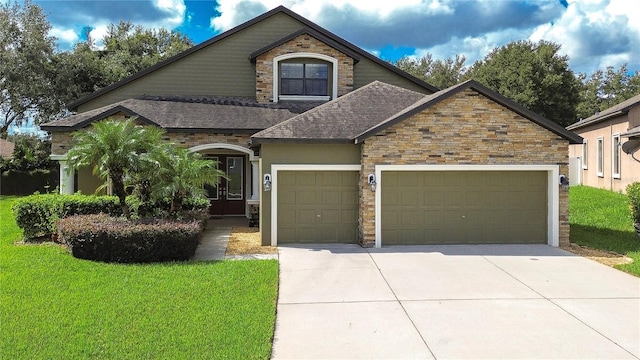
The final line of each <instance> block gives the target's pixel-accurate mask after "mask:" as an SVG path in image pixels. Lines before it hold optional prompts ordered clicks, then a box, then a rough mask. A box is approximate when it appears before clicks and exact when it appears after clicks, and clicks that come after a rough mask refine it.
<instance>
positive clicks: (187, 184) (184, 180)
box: [153, 144, 227, 214]
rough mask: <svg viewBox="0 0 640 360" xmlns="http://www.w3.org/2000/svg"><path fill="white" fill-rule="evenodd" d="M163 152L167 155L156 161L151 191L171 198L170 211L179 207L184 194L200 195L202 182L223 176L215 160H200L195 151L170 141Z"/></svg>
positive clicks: (186, 195) (180, 207)
mask: <svg viewBox="0 0 640 360" xmlns="http://www.w3.org/2000/svg"><path fill="white" fill-rule="evenodd" d="M165 153H166V154H168V156H166V157H164V159H163V160H164V161H162V162H161V163H160V168H159V172H158V181H157V182H155V184H154V191H153V192H154V193H155V194H157V195H160V196H163V197H169V198H170V199H171V210H170V211H171V213H172V214H176V213H178V212H179V211H180V210H182V205H183V204H184V200H185V199H186V198H187V197H189V196H204V194H205V191H204V185H207V184H208V185H214V184H216V183H217V182H218V180H219V179H220V177H224V178H227V177H226V175H225V173H224V172H223V171H222V170H218V168H217V163H216V162H215V161H213V160H207V159H203V158H202V156H201V155H200V154H199V153H194V152H190V151H189V150H187V149H184V148H180V147H176V146H174V145H173V144H168V145H167V151H166V152H165Z"/></svg>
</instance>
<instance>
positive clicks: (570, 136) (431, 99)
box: [354, 80, 582, 144]
mask: <svg viewBox="0 0 640 360" xmlns="http://www.w3.org/2000/svg"><path fill="white" fill-rule="evenodd" d="M466 89H472V90H474V91H476V92H477V93H479V94H481V95H483V96H485V97H487V98H489V99H490V100H492V101H494V102H496V103H498V104H500V105H502V106H504V107H506V108H508V109H509V110H511V111H513V112H515V113H517V114H519V115H521V116H523V117H524V118H526V119H528V120H530V121H532V122H533V123H535V124H537V125H539V126H541V127H543V128H545V129H547V130H549V131H551V132H553V133H554V134H556V135H559V136H561V137H563V138H564V139H567V140H569V142H570V143H572V144H579V143H582V138H581V137H580V136H579V135H577V134H575V133H573V132H571V131H568V130H566V129H565V128H563V127H562V126H560V125H558V124H556V123H554V122H552V121H551V120H549V119H546V118H544V117H542V116H540V115H538V114H536V113H534V112H533V111H531V110H529V109H526V108H525V107H523V106H522V105H520V104H518V103H516V102H514V101H512V100H510V99H508V98H507V97H505V96H502V95H500V94H498V93H497V92H495V91H493V90H491V89H489V88H487V87H485V86H484V85H482V84H480V83H478V82H477V81H474V80H468V81H466V82H463V83H460V84H457V85H454V86H452V87H450V88H448V89H444V90H441V91H438V92H436V93H434V94H431V95H427V96H425V97H423V98H422V99H421V100H419V101H417V102H415V103H414V104H412V105H411V106H409V107H407V108H405V109H403V110H402V111H400V112H399V113H397V114H394V115H393V116H391V117H390V118H388V119H386V120H384V121H382V122H380V123H378V124H376V125H374V126H372V127H371V128H369V129H367V130H366V131H364V132H362V133H360V134H358V135H357V136H355V137H354V140H355V142H356V143H359V142H362V141H364V140H365V139H367V138H368V137H370V136H373V135H375V134H377V133H379V132H380V131H382V130H385V129H387V128H389V127H391V126H393V125H394V124H397V123H399V122H401V121H402V120H405V119H407V118H409V117H411V116H413V115H415V114H418V113H420V112H421V111H423V110H425V109H427V108H429V107H430V106H432V105H435V104H437V103H439V102H440V101H442V100H445V99H447V98H449V97H452V96H454V95H456V94H458V93H460V92H461V91H463V90H466Z"/></svg>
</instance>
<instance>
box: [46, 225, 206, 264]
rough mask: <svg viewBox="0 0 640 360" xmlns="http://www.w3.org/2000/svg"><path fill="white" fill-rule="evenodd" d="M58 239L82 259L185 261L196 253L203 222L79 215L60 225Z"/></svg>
mask: <svg viewBox="0 0 640 360" xmlns="http://www.w3.org/2000/svg"><path fill="white" fill-rule="evenodd" d="M57 229H58V240H59V241H61V242H62V243H64V244H66V245H67V246H68V247H69V249H70V251H71V254H72V255H73V256H74V257H76V258H80V259H87V260H96V261H103V262H117V263H147V262H162V261H184V260H188V259H190V258H191V257H192V256H193V255H194V254H195V252H196V248H197V246H198V242H199V240H200V235H201V232H202V225H201V222H199V221H176V220H173V221H170V220H144V221H143V220H137V221H136V220H134V221H131V220H126V219H123V218H114V217H109V216H107V215H104V214H99V215H78V216H71V217H68V218H65V219H61V220H59V221H58V223H57Z"/></svg>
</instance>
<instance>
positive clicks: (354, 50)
mask: <svg viewBox="0 0 640 360" xmlns="http://www.w3.org/2000/svg"><path fill="white" fill-rule="evenodd" d="M277 14H284V15H287V16H289V17H291V18H293V19H295V20H297V21H298V22H300V23H302V24H303V26H304V27H306V28H307V29H308V31H309V32H315V33H316V35H317V36H318V37H322V38H323V39H324V40H323V39H318V40H321V41H325V42H327V44H328V45H331V44H333V45H331V46H334V47H336V49H338V50H340V51H343V52H344V53H345V54H347V55H349V56H352V57H353V58H354V60H357V59H356V57H358V56H359V57H362V58H367V59H369V60H371V61H372V62H374V63H376V64H378V65H380V66H382V67H384V68H386V69H387V70H389V71H391V72H393V73H395V74H397V75H399V76H401V77H403V78H405V79H407V80H409V81H410V82H412V83H414V84H416V85H418V86H419V87H422V88H424V89H426V90H428V91H430V92H435V91H437V90H438V89H437V88H435V87H434V86H432V85H430V84H428V83H426V82H424V81H422V80H420V79H418V78H416V77H414V76H412V75H410V74H408V73H406V72H404V71H402V70H400V69H398V68H397V67H395V66H393V65H391V64H389V63H387V62H385V61H383V60H381V59H379V58H377V57H376V56H374V55H372V54H370V53H368V52H367V51H365V50H363V49H361V48H359V47H358V46H356V45H354V44H352V43H350V42H348V41H346V40H344V39H343V38H341V37H339V36H337V35H335V34H333V33H331V32H330V31H328V30H326V29H324V28H322V27H320V26H319V25H317V24H315V23H313V22H311V21H309V20H307V19H305V18H304V17H302V16H300V15H298V14H296V13H294V12H293V11H291V10H289V9H287V8H286V7H284V6H279V7H277V8H275V9H273V10H271V11H268V12H266V13H264V14H262V15H260V16H257V17H255V18H253V19H251V20H249V21H247V22H245V23H243V24H241V25H238V26H236V27H235V28H233V29H230V30H227V31H225V32H223V33H221V34H219V35H217V36H215V37H213V38H211V39H209V40H207V41H205V42H203V43H201V44H198V45H196V46H194V47H192V48H190V49H187V50H185V51H183V52H182V53H180V54H177V55H174V56H173V57H171V58H169V59H166V60H164V61H161V62H159V63H157V64H156V65H154V66H151V67H149V68H147V69H144V70H142V71H140V72H138V73H136V74H134V75H131V76H129V77H127V78H125V79H123V80H121V81H118V82H116V83H114V84H111V85H109V86H107V87H105V88H102V89H100V90H98V91H96V92H94V93H91V94H89V95H87V96H85V97H83V98H81V99H78V100H76V101H74V102H71V103H69V104H68V105H67V107H68V108H69V109H71V110H73V109H77V108H78V107H79V106H81V105H83V104H85V103H87V102H89V101H91V100H94V99H96V98H98V97H100V96H102V95H104V94H107V93H109V92H111V91H114V90H116V89H118V88H120V87H122V86H124V85H127V84H129V83H131V82H133V81H135V80H138V79H140V78H142V77H144V76H145V75H148V74H151V73H153V72H155V71H157V70H159V69H162V68H164V67H166V66H168V65H170V64H173V63H175V62H177V61H179V60H181V59H183V58H185V57H187V56H189V55H191V54H194V53H196V52H198V51H200V50H202V49H204V48H207V47H209V46H211V45H214V44H216V43H218V42H220V41H221V40H223V39H226V38H228V37H230V36H232V35H234V34H236V33H239V32H241V31H243V30H245V29H247V28H249V27H251V26H253V25H255V24H257V23H259V22H261V21H264V20H266V19H268V18H270V17H272V16H274V15H277ZM310 35H312V36H314V35H313V34H310ZM289 36H291V35H289ZM314 37H315V36H314ZM284 39H286V37H285V38H283V39H281V41H282V40H284ZM276 43H277V41H276ZM273 44H275V43H272V44H271V45H273ZM341 48H342V49H341ZM250 55H253V54H247V56H248V57H249V56H250Z"/></svg>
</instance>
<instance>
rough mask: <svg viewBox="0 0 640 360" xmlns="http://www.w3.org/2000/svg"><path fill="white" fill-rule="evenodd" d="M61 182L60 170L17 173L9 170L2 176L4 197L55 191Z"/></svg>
mask: <svg viewBox="0 0 640 360" xmlns="http://www.w3.org/2000/svg"><path fill="white" fill-rule="evenodd" d="M59 182H60V179H59V175H58V169H57V168H55V169H51V170H32V171H16V170H9V171H6V172H3V173H2V175H1V176H0V184H2V186H0V193H1V194H2V195H28V194H33V193H34V192H41V193H46V192H50V191H53V190H54V189H55V188H57V187H58V185H59V184H58V183H59Z"/></svg>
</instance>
